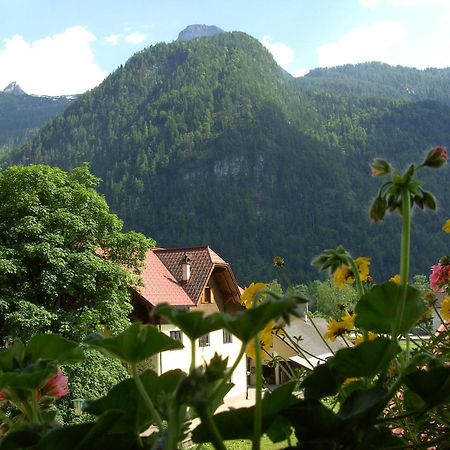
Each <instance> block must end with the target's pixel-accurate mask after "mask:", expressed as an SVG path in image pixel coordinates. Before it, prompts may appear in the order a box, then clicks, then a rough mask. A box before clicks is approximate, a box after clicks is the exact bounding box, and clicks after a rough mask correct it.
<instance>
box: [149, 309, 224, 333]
mask: <svg viewBox="0 0 450 450" xmlns="http://www.w3.org/2000/svg"><path fill="white" fill-rule="evenodd" d="M152 315H153V316H161V317H164V318H165V319H167V320H168V321H169V322H170V323H173V324H174V325H176V326H177V327H178V328H179V329H180V330H181V331H182V332H183V333H184V334H186V336H188V337H189V339H192V340H195V339H198V338H199V337H201V336H204V335H205V334H208V333H211V332H212V331H216V330H220V329H222V328H223V324H224V314H223V313H214V314H210V315H208V316H205V314H204V312H203V311H186V310H181V309H176V308H173V307H172V306H170V305H157V306H156V307H155V308H154V309H153V312H152Z"/></svg>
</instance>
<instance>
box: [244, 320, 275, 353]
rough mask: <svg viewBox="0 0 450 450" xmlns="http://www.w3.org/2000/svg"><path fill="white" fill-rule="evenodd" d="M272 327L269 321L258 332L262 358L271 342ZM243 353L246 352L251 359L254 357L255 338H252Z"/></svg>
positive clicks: (272, 324)
mask: <svg viewBox="0 0 450 450" xmlns="http://www.w3.org/2000/svg"><path fill="white" fill-rule="evenodd" d="M273 327H274V323H273V322H270V323H268V324H267V325H266V326H265V328H264V329H263V330H262V331H261V332H260V333H259V342H260V344H261V357H262V358H264V354H265V353H266V352H267V353H268V352H269V350H270V347H271V346H272V343H273V334H272V331H273ZM245 353H247V356H248V357H249V358H252V359H256V347H255V340H254V339H252V340H251V341H250V342H249V343H248V344H247V347H246V348H245Z"/></svg>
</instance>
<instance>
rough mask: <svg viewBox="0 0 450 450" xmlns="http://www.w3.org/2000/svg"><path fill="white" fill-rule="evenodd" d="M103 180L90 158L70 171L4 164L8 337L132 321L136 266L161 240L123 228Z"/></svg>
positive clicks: (2, 285) (0, 267)
mask: <svg viewBox="0 0 450 450" xmlns="http://www.w3.org/2000/svg"><path fill="white" fill-rule="evenodd" d="M98 182H99V179H98V178H96V177H94V176H93V175H92V174H91V173H90V171H89V168H88V166H87V165H84V166H82V167H78V168H75V169H73V170H72V171H71V172H70V173H65V172H64V171H62V170H61V169H58V168H52V167H48V166H43V165H40V166H26V167H19V166H13V167H11V168H9V169H7V170H3V171H1V172H0V196H1V198H2V202H1V204H0V310H1V313H2V314H1V315H0V331H1V334H2V335H3V336H4V337H5V338H16V337H20V338H24V339H27V338H28V337H29V336H31V334H32V333H36V332H38V331H40V332H46V331H54V332H59V333H61V334H63V335H65V336H67V337H71V338H75V339H77V338H80V336H82V335H83V334H84V332H86V331H92V330H96V329H100V328H101V329H108V330H110V331H111V332H113V333H114V332H118V331H120V330H122V329H123V328H124V326H126V325H127V323H128V320H127V316H128V313H129V311H130V304H129V302H128V296H129V293H128V289H129V286H130V285H131V284H132V283H136V279H135V277H133V275H132V271H133V270H134V271H136V270H138V269H139V264H140V262H141V261H142V259H143V257H144V255H145V251H146V250H147V249H148V248H149V247H150V245H152V243H153V242H152V241H151V240H149V239H147V238H145V237H144V236H143V235H142V234H140V233H135V232H128V233H124V232H123V230H122V227H123V224H122V221H121V220H120V219H119V218H118V217H117V216H116V215H115V214H112V213H111V212H110V211H109V207H108V205H107V203H106V201H105V199H104V197H103V196H102V195H101V194H99V193H97V191H96V190H95V189H94V188H95V186H97V184H98ZM129 269H131V270H129ZM69 323H70V328H69V327H67V325H68V324H69ZM88 325H89V326H88Z"/></svg>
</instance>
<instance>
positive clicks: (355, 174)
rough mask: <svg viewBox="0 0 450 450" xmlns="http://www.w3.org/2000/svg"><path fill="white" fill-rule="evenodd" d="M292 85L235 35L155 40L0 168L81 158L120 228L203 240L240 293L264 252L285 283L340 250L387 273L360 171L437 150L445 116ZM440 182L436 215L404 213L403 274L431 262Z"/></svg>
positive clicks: (439, 248)
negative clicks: (281, 262)
mask: <svg viewBox="0 0 450 450" xmlns="http://www.w3.org/2000/svg"><path fill="white" fill-rule="evenodd" d="M376 67H377V69H379V70H380V71H382V70H383V68H385V67H384V66H382V65H380V66H379V67H378V66H376ZM385 69H386V70H387V71H388V72H389V71H390V68H389V66H388V67H387V68H385ZM336 70H337V71H339V70H341V69H339V68H338V69H336ZM367 70H368V71H369V72H370V66H367ZM408 70H409V69H408ZM411 70H413V69H411ZM333 77H335V79H336V80H337V81H336V82H335V83H334V82H332V80H333ZM352 77H353V78H352ZM352 77H350V78H351V79H347V78H346V79H345V83H344V84H345V85H349V86H352V85H353V84H355V83H356V81H354V78H355V77H356V76H353V75H352ZM307 78H310V77H305V80H304V81H302V80H300V79H293V78H291V77H289V76H287V75H286V73H285V72H284V71H282V70H281V69H280V68H279V67H278V66H277V65H276V63H275V62H274V60H273V59H272V57H271V55H270V54H269V53H268V51H267V50H266V49H265V48H264V47H262V45H261V44H260V43H259V42H258V41H256V40H255V39H253V38H251V37H250V36H248V35H245V34H244V33H239V32H234V33H223V34H220V35H217V36H213V37H208V38H201V39H194V40H191V41H186V42H182V41H177V42H174V43H171V44H158V45H155V46H153V47H150V48H148V49H146V50H144V51H142V52H140V53H138V54H136V55H135V56H133V57H132V58H131V59H130V60H129V61H128V62H127V63H126V64H125V66H123V67H120V68H119V69H117V70H116V71H115V72H114V73H113V74H111V75H110V76H109V77H108V78H107V79H106V80H105V81H104V82H103V83H102V84H101V85H100V86H99V87H98V88H96V89H94V90H92V91H90V92H88V93H86V94H84V95H83V96H81V98H80V99H79V100H78V101H76V102H75V103H73V104H72V105H70V106H69V107H68V108H67V110H66V111H65V112H64V114H62V115H61V116H59V117H57V118H56V119H55V120H53V121H52V122H50V123H49V124H48V125H47V126H45V127H44V128H43V129H42V130H41V132H40V133H39V135H38V136H36V138H34V139H33V140H32V141H31V142H30V143H28V144H27V145H25V146H24V147H23V148H22V149H21V151H20V152H17V153H16V154H15V155H14V158H13V159H12V160H11V161H12V162H15V163H31V162H39V163H47V164H52V165H59V166H61V167H63V168H64V169H69V168H71V167H74V166H77V165H80V164H81V163H83V162H84V161H90V162H91V169H92V170H93V172H94V173H95V174H96V175H98V176H100V177H101V178H102V179H103V180H104V182H103V192H104V193H105V195H106V197H107V200H108V202H109V204H110V205H111V207H112V209H114V210H115V211H116V212H117V213H118V214H119V215H120V216H121V217H122V218H124V220H125V222H126V224H127V226H128V227H130V228H133V229H137V230H140V231H143V232H144V233H146V234H148V235H149V236H151V237H153V238H154V239H156V240H157V242H158V245H160V246H178V245H180V246H185V245H200V244H209V245H211V246H212V247H213V248H214V249H215V250H217V251H218V252H219V253H220V254H221V255H223V256H224V257H225V259H227V260H229V261H230V262H231V264H232V265H233V268H234V270H235V271H236V274H237V276H238V279H239V281H240V282H241V283H243V284H245V283H247V282H248V281H250V280H254V279H265V280H269V279H270V278H272V277H274V276H275V273H274V272H273V269H272V267H271V260H272V257H273V256H274V255H282V256H283V257H284V258H285V260H286V262H287V268H288V271H289V274H290V276H291V278H292V279H293V281H307V280H308V279H312V278H315V277H317V276H318V275H317V273H316V271H315V269H313V268H312V267H311V266H310V260H311V259H312V257H313V256H315V255H316V254H317V253H319V252H320V251H321V250H322V249H323V248H326V247H335V246H337V245H338V244H340V243H342V244H344V245H345V246H346V247H347V248H348V250H349V251H351V252H352V253H353V254H354V255H355V256H358V255H367V256H372V257H373V266H374V272H375V276H376V277H381V276H390V275H392V274H394V273H396V272H398V268H397V267H398V262H397V260H398V256H397V254H398V246H399V244H398V242H397V238H398V228H399V221H398V220H388V221H387V223H385V224H381V225H378V224H377V225H370V223H369V219H368V214H367V210H368V205H369V202H370V199H371V198H372V197H373V196H374V195H375V192H376V189H377V186H378V180H373V179H371V178H370V176H369V163H370V161H371V159H372V158H373V157H374V156H385V157H388V158H390V159H394V161H396V162H398V163H399V164H400V165H401V166H402V165H403V164H405V163H406V162H408V161H410V160H413V159H414V158H421V157H422V156H423V154H424V152H425V151H426V150H427V149H428V148H429V147H430V146H433V145H449V144H450V127H449V123H450V122H449V121H450V107H449V106H448V104H447V102H446V100H445V99H443V98H441V97H439V98H437V97H436V98H434V97H432V96H427V95H426V94H423V98H422V97H421V100H423V101H417V102H416V101H411V99H409V98H405V97H404V96H403V94H402V95H391V94H389V93H388V92H387V93H386V92H384V93H380V92H376V91H373V90H372V89H366V88H365V87H364V86H359V87H358V89H353V88H350V89H347V90H343V89H342V88H341V87H342V84H343V83H342V82H341V81H340V80H339V76H337V75H336V76H335V75H333V73H332V71H331V70H330V72H329V73H327V75H326V83H322V82H321V83H317V82H310V81H308V80H307ZM311 78H313V77H311ZM316 78H320V77H316ZM356 78H357V77H356ZM378 78H379V76H378V75H376V76H375V75H373V79H372V80H371V81H370V83H369V82H368V83H369V84H370V86H376V85H377V84H379V82H378V81H377V80H378ZM330 80H331V81H330ZM356 84H358V83H356ZM380 90H381V88H380ZM429 98H432V100H434V101H430V100H429ZM437 100H438V101H437ZM446 174H447V171H445V172H444V173H442V171H440V173H438V174H437V175H438V177H436V176H433V175H435V174H430V175H428V178H429V180H427V182H428V181H429V183H428V184H429V186H428V187H429V188H430V189H431V190H433V189H434V191H435V192H436V194H437V195H438V198H439V200H440V204H441V205H443V208H442V209H441V212H440V215H439V214H438V215H436V214H434V215H433V214H428V215H423V214H418V215H417V216H418V219H419V220H418V221H417V223H416V222H415V225H414V230H413V239H415V238H416V237H417V238H418V239H419V240H418V241H416V240H415V241H414V242H415V244H414V245H415V247H414V253H413V261H412V270H413V272H415V273H425V272H427V271H428V267H429V266H430V265H431V264H432V263H434V262H435V259H436V258H437V257H438V256H440V255H441V254H443V253H445V252H446V248H445V246H444V245H445V243H444V238H445V236H442V235H441V234H440V233H439V229H440V223H441V222H442V220H443V217H444V216H446V211H447V212H448V211H449V210H450V208H449V206H450V204H449V200H448V199H447V198H446V197H445V196H444V195H442V193H444V192H449V188H450V185H449V179H450V177H448V176H446Z"/></svg>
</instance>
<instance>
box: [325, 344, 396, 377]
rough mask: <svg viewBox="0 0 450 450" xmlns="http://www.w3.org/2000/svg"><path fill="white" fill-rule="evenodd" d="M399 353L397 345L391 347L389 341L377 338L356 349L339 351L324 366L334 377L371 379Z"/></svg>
mask: <svg viewBox="0 0 450 450" xmlns="http://www.w3.org/2000/svg"><path fill="white" fill-rule="evenodd" d="M400 351H401V348H400V346H399V345H398V344H396V345H391V340H390V339H388V338H385V337H378V338H377V339H375V340H373V341H365V342H363V343H362V344H360V345H358V346H356V347H352V348H343V349H341V350H339V351H338V352H337V353H336V355H335V357H333V358H331V359H329V360H328V361H327V362H326V363H325V364H326V365H327V366H328V367H329V368H330V370H331V371H332V373H333V374H334V375H335V376H336V375H339V376H340V377H345V378H351V377H373V376H375V375H376V374H377V373H378V372H379V371H380V370H382V369H384V368H385V367H386V366H387V365H388V364H389V362H390V361H391V360H392V358H394V357H395V355H397V353H399V352H400Z"/></svg>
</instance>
